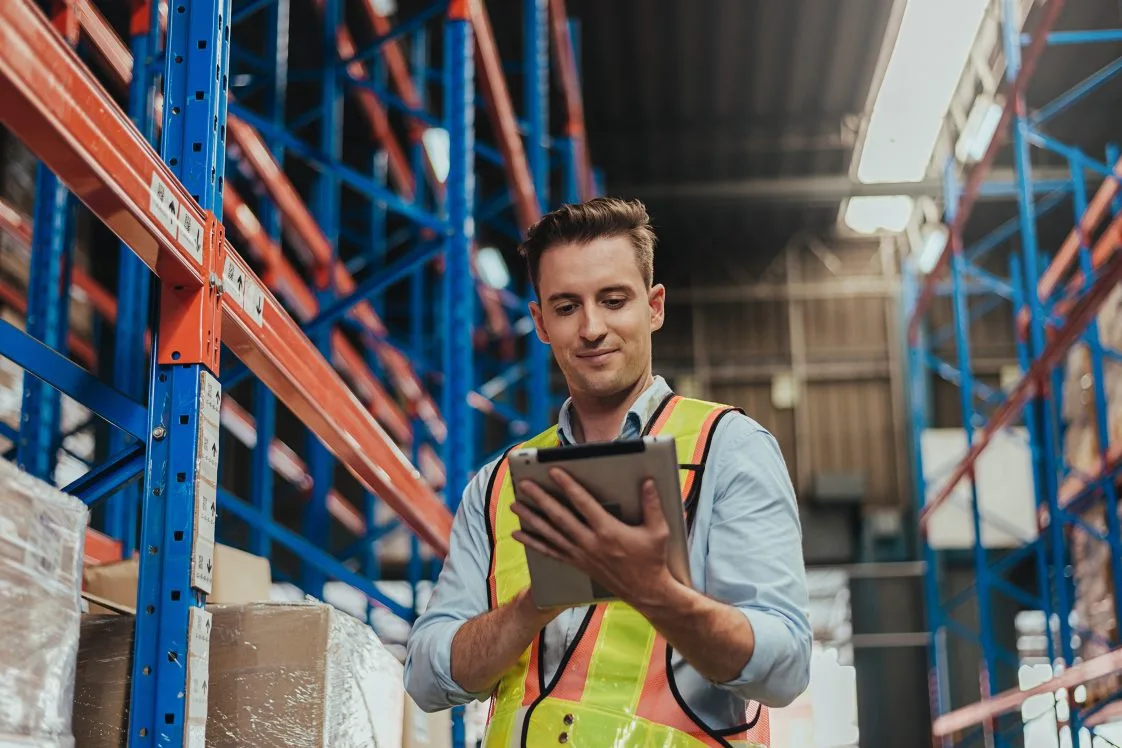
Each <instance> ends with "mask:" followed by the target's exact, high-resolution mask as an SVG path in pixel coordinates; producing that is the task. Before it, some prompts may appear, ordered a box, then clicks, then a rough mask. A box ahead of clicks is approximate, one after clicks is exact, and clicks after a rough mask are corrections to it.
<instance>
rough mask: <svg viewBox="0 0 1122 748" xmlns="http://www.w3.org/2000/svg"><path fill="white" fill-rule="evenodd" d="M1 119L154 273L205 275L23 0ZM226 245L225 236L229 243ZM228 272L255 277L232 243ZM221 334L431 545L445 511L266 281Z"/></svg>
mask: <svg viewBox="0 0 1122 748" xmlns="http://www.w3.org/2000/svg"><path fill="white" fill-rule="evenodd" d="M0 100H3V101H4V102H5V106H4V107H3V109H2V110H0V121H2V122H3V123H4V124H5V125H7V126H8V127H9V129H11V130H12V132H13V133H14V134H15V135H16V137H18V138H20V139H21V140H22V141H23V142H24V143H25V144H26V145H27V146H28V147H29V148H30V149H31V150H32V151H33V152H34V153H35V154H36V155H38V156H39V158H40V159H42V160H43V161H44V163H45V164H46V165H47V166H48V168H50V169H51V170H52V171H53V172H54V173H55V174H56V175H57V176H58V177H59V179H60V180H62V181H63V183H64V184H66V186H67V187H68V188H69V189H70V190H71V191H72V192H73V193H74V194H75V195H76V196H77V197H78V198H79V199H80V200H82V201H83V202H84V203H86V205H87V206H88V207H89V208H90V210H91V211H93V213H94V214H95V215H97V216H98V217H99V218H100V219H101V220H102V221H103V222H104V223H105V225H106V226H108V227H109V228H110V229H111V230H112V231H113V232H114V233H115V234H117V236H118V237H119V238H120V239H121V240H122V241H124V242H125V243H126V244H127V245H128V246H129V247H130V248H132V250H133V251H134V252H135V253H136V254H137V256H138V257H140V258H141V260H142V261H144V262H145V264H147V265H148V266H149V267H150V268H152V269H153V270H154V271H155V272H156V273H157V274H158V275H159V276H160V277H161V278H162V279H163V280H164V281H166V282H168V281H170V282H174V283H177V284H181V285H199V286H201V285H202V284H203V283H204V278H203V270H202V267H201V263H200V262H199V261H198V260H197V259H196V258H195V257H194V256H193V255H192V254H191V251H190V250H189V249H188V248H186V247H184V246H182V245H180V243H179V241H178V237H177V236H176V231H175V229H174V228H169V224H167V223H165V222H164V220H163V218H162V216H160V215H159V214H158V213H157V212H155V211H154V210H153V209H152V208H151V207H150V206H151V204H152V199H151V198H152V185H153V183H154V181H155V180H159V181H161V182H162V183H163V184H164V185H165V186H166V188H167V189H168V191H169V192H170V193H171V194H172V196H174V197H175V198H176V200H177V201H178V204H179V212H180V215H181V216H182V215H189V216H190V217H191V218H193V219H194V220H195V221H197V222H198V223H199V225H206V220H205V216H204V215H203V213H202V211H201V210H200V209H199V207H198V205H196V204H195V203H194V201H193V200H192V199H191V196H190V195H189V194H187V192H186V190H184V188H183V186H182V185H181V184H180V183H179V182H178V180H176V179H175V177H174V176H173V175H172V173H171V171H170V170H169V169H168V168H167V166H166V165H165V164H164V163H163V162H162V161H161V160H160V158H159V156H158V155H157V154H156V152H155V151H154V150H153V148H152V147H151V145H149V144H148V143H147V142H146V141H145V140H144V138H143V137H142V136H141V135H140V133H139V132H137V131H136V129H135V128H134V127H133V125H132V123H131V122H130V121H129V120H128V118H127V117H126V116H125V114H124V113H123V112H121V110H120V109H119V108H118V107H117V105H116V104H115V102H113V100H112V99H111V98H110V97H109V96H108V94H107V93H106V92H105V91H104V90H103V89H102V88H101V87H100V86H99V85H98V84H97V82H96V80H94V78H93V76H92V75H91V74H90V72H89V71H88V70H87V69H86V68H85V67H84V66H83V65H82V63H81V62H80V61H79V59H78V57H77V56H76V54H75V53H74V52H73V50H71V49H69V48H67V46H66V44H65V43H64V42H63V41H62V40H61V39H60V38H59V37H58V35H57V34H56V33H55V32H54V31H53V30H52V29H51V27H50V25H49V24H48V23H47V21H46V19H45V18H44V17H43V15H42V13H41V12H40V11H39V10H38V9H37V8H36V7H35V6H34V4H33V3H32V2H30V0H15V1H10V2H5V3H0ZM227 244H228V242H227ZM225 250H226V252H227V253H228V259H229V261H230V262H231V263H232V264H233V265H234V268H235V270H236V272H239V273H241V274H243V276H244V277H245V278H246V280H247V283H249V284H256V286H257V287H258V288H260V287H261V286H260V280H259V279H258V278H257V277H256V275H255V274H254V273H253V271H252V270H251V269H250V268H249V266H248V265H247V264H246V263H245V261H244V260H242V259H241V257H240V256H239V255H238V253H237V252H236V251H235V250H234V249H233V247H230V246H227V247H225ZM221 305H222V322H223V329H222V338H223V342H224V343H225V344H226V345H227V347H228V348H230V350H232V351H233V352H234V353H235V354H236V355H237V356H238V357H239V358H241V359H242V361H244V362H245V363H246V365H247V366H248V367H249V368H250V370H251V371H253V372H254V373H255V374H256V375H257V376H258V378H259V379H261V381H263V382H264V383H265V384H266V385H267V386H268V387H269V388H270V389H272V390H273V391H274V392H275V393H276V394H277V396H278V398H279V399H280V400H281V402H283V403H284V404H285V405H286V406H287V407H288V408H289V410H291V411H292V412H293V413H294V414H295V415H296V416H297V417H298V418H300V419H301V420H302V421H303V422H304V423H305V425H307V426H308V428H309V429H311V430H312V431H313V432H314V433H315V434H316V435H317V436H318V437H319V438H320V440H321V441H322V442H323V443H324V445H325V446H326V447H327V448H328V449H329V450H331V451H332V453H333V454H334V455H335V456H336V457H337V458H338V459H339V460H340V461H341V462H343V464H345V465H346V466H347V468H348V469H349V470H350V471H351V472H352V473H353V474H354V475H355V477H356V478H357V479H358V480H359V482H360V483H362V484H363V485H364V486H365V487H366V488H367V490H370V491H373V492H375V493H376V494H378V496H379V497H380V498H381V499H382V500H383V501H385V502H386V504H387V505H389V506H390V507H391V508H392V509H393V510H394V511H396V512H397V513H398V514H399V515H400V516H401V517H402V519H403V520H404V521H405V522H406V523H407V524H408V525H409V526H410V527H412V528H413V529H414V531H415V532H416V533H417V534H418V535H419V536H420V537H421V538H422V539H423V540H424V541H425V542H427V543H428V544H429V545H431V546H432V547H433V548H434V549H435V550H436V551H437V552H438V553H439V554H441V555H444V554H445V553H447V549H448V537H449V532H450V530H451V523H452V517H451V514H450V513H449V511H448V509H447V508H446V507H445V506H444V505H443V503H442V502H441V501H440V500H439V499H438V498H437V497H436V496H435V495H434V494H433V493H432V490H431V489H430V488H429V486H428V485H427V484H426V483H425V482H424V481H423V480H422V479H421V477H420V475H419V474H418V473H417V471H416V469H415V468H414V467H413V466H412V465H411V464H409V461H408V460H407V459H406V458H405V456H404V455H403V454H402V453H401V451H400V450H399V449H398V448H397V446H396V445H395V444H394V443H393V442H392V441H391V440H390V438H389V436H388V435H387V434H386V433H385V432H384V431H383V430H382V429H381V427H380V426H379V425H378V423H377V421H375V420H374V418H373V417H372V416H371V415H370V414H369V412H367V411H366V409H365V408H364V407H363V406H362V405H361V403H360V402H359V401H358V399H357V398H356V397H355V396H354V394H353V393H352V392H351V391H350V390H349V389H348V388H347V386H346V385H345V384H344V383H343V381H342V379H340V378H339V375H338V374H337V373H336V372H335V371H334V369H332V368H331V367H330V366H329V365H328V363H327V362H326V361H325V360H324V359H323V357H322V356H321V355H320V354H319V353H318V351H316V349H315V347H314V346H313V345H312V343H311V342H310V341H309V340H308V339H307V337H306V336H305V335H304V334H303V333H302V332H301V331H300V328H299V327H298V326H297V324H296V323H295V322H294V321H293V320H292V318H291V317H289V316H288V314H287V313H286V312H285V311H284V309H283V308H282V307H281V305H280V303H279V302H278V301H277V300H276V298H274V297H273V296H272V294H271V293H269V292H268V291H267V290H264V289H261V304H260V307H259V310H260V311H259V312H258V311H256V310H255V309H250V310H246V309H243V308H242V307H241V306H239V305H238V304H237V303H236V301H235V300H234V299H232V298H231V297H230V296H229V295H225V296H223V297H222V301H221Z"/></svg>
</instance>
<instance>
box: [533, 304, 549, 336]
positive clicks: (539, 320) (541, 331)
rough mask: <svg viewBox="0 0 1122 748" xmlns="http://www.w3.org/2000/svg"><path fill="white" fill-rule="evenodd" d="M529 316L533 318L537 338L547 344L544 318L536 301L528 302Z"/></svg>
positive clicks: (547, 334)
mask: <svg viewBox="0 0 1122 748" xmlns="http://www.w3.org/2000/svg"><path fill="white" fill-rule="evenodd" d="M530 317H532V318H533V320H534V329H535V330H536V331H537V333H538V340H540V341H541V342H543V343H545V344H546V345H549V333H548V332H546V330H545V319H544V317H543V316H542V307H541V304H539V303H538V302H536V301H531V302H530Z"/></svg>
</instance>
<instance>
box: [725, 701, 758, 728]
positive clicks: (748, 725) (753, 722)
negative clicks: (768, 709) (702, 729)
mask: <svg viewBox="0 0 1122 748" xmlns="http://www.w3.org/2000/svg"><path fill="white" fill-rule="evenodd" d="M763 713H764V705H763V704H761V703H760V702H758V701H757V702H756V716H755V717H753V718H752V719H751V721H749V722H746V723H745V724H743V725H739V726H737V727H728V728H726V729H724V730H714V732H715V733H717V734H718V735H735V734H737V733H738V732H743V731H744V730H751V729H752V728H753V727H755V726H756V723H757V722H759V721H760V717H762V716H763Z"/></svg>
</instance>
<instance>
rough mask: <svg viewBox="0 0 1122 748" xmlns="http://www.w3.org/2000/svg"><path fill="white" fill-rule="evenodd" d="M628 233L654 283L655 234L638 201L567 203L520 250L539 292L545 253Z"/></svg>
mask: <svg viewBox="0 0 1122 748" xmlns="http://www.w3.org/2000/svg"><path fill="white" fill-rule="evenodd" d="M617 236H625V237H627V238H628V239H629V240H630V241H631V245H632V246H633V247H634V248H635V262H636V264H638V266H639V272H640V274H641V275H642V276H643V279H644V280H645V281H646V283H647V288H650V287H651V286H652V285H654V249H655V242H656V239H655V233H654V229H653V228H651V219H650V216H648V215H647V208H646V206H645V205H643V203H641V202H640V201H638V200H621V199H619V198H615V197H597V198H594V199H592V200H588V201H586V202H583V203H575V204H572V205H563V206H561V207H560V208H558V209H557V210H555V211H553V212H552V213H548V214H546V215H544V216H542V218H541V220H539V221H538V222H537V223H535V224H534V225H533V226H531V227H530V230H529V232H527V235H526V240H525V241H523V242H522V245H521V246H519V248H518V253H519V254H521V255H522V256H523V257H524V258H526V267H527V270H528V271H529V273H530V282H531V283H532V284H533V285H534V291H535V292H539V284H538V282H539V280H540V278H541V276H540V274H539V268H540V267H541V259H542V253H544V252H545V251H546V250H547V249H550V248H552V247H556V246H560V245H562V244H577V245H584V244H588V243H590V242H593V241H595V240H597V239H610V238H613V237H617Z"/></svg>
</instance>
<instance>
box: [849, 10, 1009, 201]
mask: <svg viewBox="0 0 1122 748" xmlns="http://www.w3.org/2000/svg"><path fill="white" fill-rule="evenodd" d="M988 5H989V0H907V6H906V7H905V8H904V16H903V19H902V20H901V24H900V33H899V36H898V37H897V39H896V45H895V47H894V48H893V50H892V57H891V59H890V60H889V62H888V68H887V69H886V71H885V74H884V80H883V82H882V83H881V87H880V91H879V92H878V93H877V98H876V102H875V103H874V104H873V113H872V116H871V117H870V119H869V128H868V131H867V132H866V135H865V143H864V146H863V148H862V152H861V161H860V163H859V164H858V166H857V178H858V179H859V180H860V181H862V182H865V183H866V184H871V183H880V182H918V181H921V180H922V179H923V177H924V174H925V173H926V171H927V165H928V163H929V162H930V161H931V154H932V153H933V152H934V150H935V143H936V141H937V140H938V138H939V132H940V130H942V127H943V120H944V119H945V118H946V116H947V109H948V108H949V107H950V103H951V98H952V97H953V96H954V91H955V88H956V87H957V86H958V82H959V80H960V78H961V77H962V71H963V69H964V68H965V66H966V62H967V60H968V59H969V56H970V49H971V47H972V46H973V45H974V40H975V39H976V38H977V36H978V29H979V28H980V27H981V24H982V20H983V18H984V17H985V12H986V8H987V6H988Z"/></svg>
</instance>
